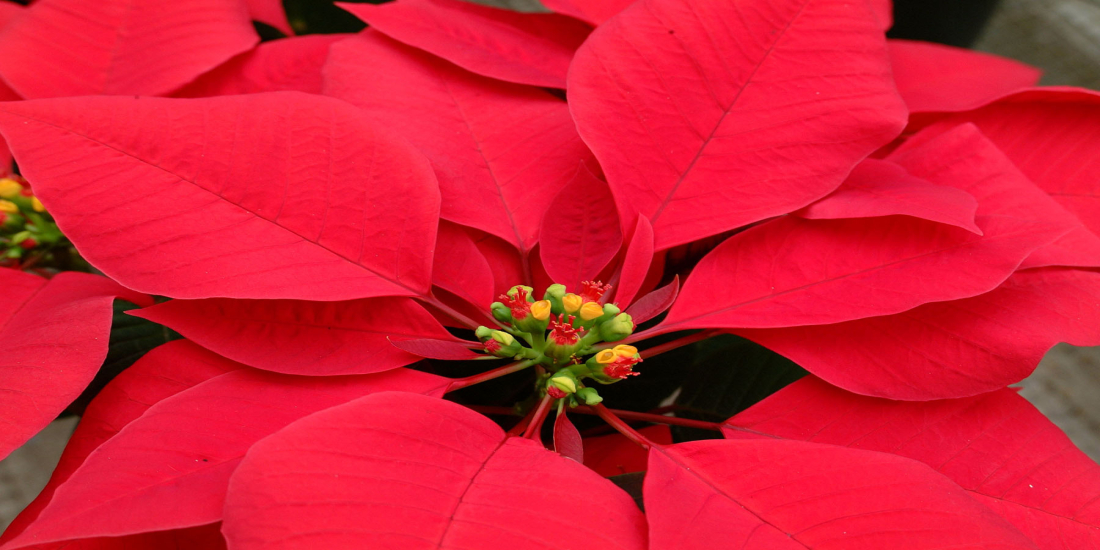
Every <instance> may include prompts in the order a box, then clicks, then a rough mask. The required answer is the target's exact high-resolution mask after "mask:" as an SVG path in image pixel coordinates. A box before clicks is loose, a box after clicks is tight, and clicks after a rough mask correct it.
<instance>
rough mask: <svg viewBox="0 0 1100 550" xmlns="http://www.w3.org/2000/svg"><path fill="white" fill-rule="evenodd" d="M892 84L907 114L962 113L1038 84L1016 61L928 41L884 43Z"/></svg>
mask: <svg viewBox="0 0 1100 550" xmlns="http://www.w3.org/2000/svg"><path fill="white" fill-rule="evenodd" d="M886 46H887V49H888V50H889V51H890V65H891V67H892V68H893V70H894V83H895V84H897V86H898V93H899V94H901V97H902V98H903V99H905V104H906V105H907V106H908V107H909V110H910V111H913V112H920V111H962V110H965V109H972V108H974V107H977V106H979V105H982V104H983V103H986V102H988V101H990V100H993V99H996V98H997V97H1000V96H1002V95H1004V94H1007V93H1010V92H1014V91H1017V90H1019V89H1021V88H1027V87H1029V86H1034V85H1035V83H1037V82H1039V77H1040V76H1042V71H1040V70H1039V69H1037V68H1035V67H1032V66H1030V65H1025V64H1023V63H1020V62H1019V61H1014V60H1012V59H1008V58H1004V57H1000V56H996V55H991V54H987V53H982V52H976V51H972V50H965V49H962V48H954V47H951V46H945V45H943V44H933V43H931V42H916V41H912V40H888V41H887V42H886Z"/></svg>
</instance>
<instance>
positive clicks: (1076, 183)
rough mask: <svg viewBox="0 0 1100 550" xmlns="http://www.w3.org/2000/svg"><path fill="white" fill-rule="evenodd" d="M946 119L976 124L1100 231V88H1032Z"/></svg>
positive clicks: (951, 122)
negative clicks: (1099, 176)
mask: <svg viewBox="0 0 1100 550" xmlns="http://www.w3.org/2000/svg"><path fill="white" fill-rule="evenodd" d="M935 118H943V117H935ZM943 120H944V122H943V123H942V124H941V125H940V126H941V127H943V128H950V127H951V126H955V125H957V124H959V123H963V122H971V123H973V124H975V125H977V126H978V128H979V129H980V130H981V131H982V134H983V135H985V136H986V137H988V138H989V139H990V140H991V141H992V142H993V143H994V144H996V145H997V147H998V148H999V149H1000V150H1001V151H1003V152H1004V154H1005V155H1006V156H1008V158H1009V159H1011V160H1012V162H1013V163H1015V164H1016V166H1018V167H1019V168H1020V170H1021V171H1022V172H1023V173H1024V174H1026V175H1027V177H1028V178H1030V179H1031V181H1033V182H1035V183H1036V184H1037V185H1038V186H1039V187H1041V188H1043V190H1044V191H1046V192H1047V193H1050V195H1051V196H1053V197H1054V199H1055V200H1057V201H1058V202H1059V203H1061V204H1062V206H1065V207H1066V208H1068V209H1069V210H1070V211H1072V212H1073V213H1075V214H1077V216H1078V217H1080V218H1081V221H1082V222H1084V224H1085V225H1086V226H1087V227H1088V228H1090V229H1091V230H1092V231H1093V232H1097V233H1100V188H1098V187H1097V185H1096V178H1095V174H1097V173H1098V172H1100V155H1097V154H1096V151H1097V150H1098V148H1100V134H1097V132H1096V131H1095V129H1096V127H1097V125H1100V93H1097V92H1094V91H1091V90H1080V89H1073V88H1043V89H1040V90H1028V91H1023V92H1019V93H1016V94H1013V95H1011V96H1008V97H1005V98H1003V99H1001V100H999V101H996V102H994V103H991V104H989V105H987V106H985V107H982V108H980V109H976V110H973V111H968V112H964V113H958V114H955V115H950V116H948V117H946V118H944V119H943ZM920 122H921V121H918V123H920ZM923 122H924V123H927V121H923Z"/></svg>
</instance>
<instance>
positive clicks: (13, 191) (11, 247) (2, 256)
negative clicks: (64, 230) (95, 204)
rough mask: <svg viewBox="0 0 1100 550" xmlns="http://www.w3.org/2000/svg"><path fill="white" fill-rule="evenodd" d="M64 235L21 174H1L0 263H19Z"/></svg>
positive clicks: (1, 264)
mask: <svg viewBox="0 0 1100 550" xmlns="http://www.w3.org/2000/svg"><path fill="white" fill-rule="evenodd" d="M63 238H64V237H63V236H62V235H61V231H60V230H58V228H57V224H55V223H54V221H53V219H52V218H51V217H50V216H49V214H47V213H46V209H45V208H44V207H43V206H42V203H41V202H40V201H39V200H38V197H35V196H34V194H33V193H32V192H31V189H30V187H29V186H28V185H27V181H26V180H25V179H23V178H22V177H20V176H16V175H11V176H5V177H0V266H10V265H18V264H19V263H20V260H21V259H22V258H24V257H25V256H27V255H28V254H32V253H44V252H46V251H48V250H49V249H50V248H52V247H53V246H54V245H56V244H57V243H58V242H60V241H61V240H62V239H63Z"/></svg>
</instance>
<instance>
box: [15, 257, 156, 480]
mask: <svg viewBox="0 0 1100 550" xmlns="http://www.w3.org/2000/svg"><path fill="white" fill-rule="evenodd" d="M0 287H3V289H4V300H3V302H2V303H0V349H2V350H3V351H2V352H0V378H2V379H3V380H4V382H3V390H4V392H3V393H4V394H5V397H4V399H3V401H2V402H0V403H2V405H0V417H2V418H4V429H3V430H2V431H0V458H3V457H6V456H8V453H10V452H11V451H12V450H14V449H15V448H17V447H19V446H20V445H22V444H23V443H24V442H26V441H27V440H28V439H30V438H31V436H33V435H34V434H35V433H37V432H38V431H39V430H41V429H42V428H43V427H45V426H46V424H49V423H50V421H51V420H53V419H54V418H56V417H57V415H58V414H59V413H60V412H61V411H62V410H64V409H65V407H67V406H68V405H69V403H71V402H72V400H73V399H76V397H77V396H79V395H80V392H82V391H83V390H84V387H85V386H87V385H88V383H89V382H91V381H92V378H93V377H94V376H95V373H96V371H98V370H99V365H100V364H102V363H103V359H104V357H106V356H107V335H108V334H109V333H110V330H111V314H112V309H111V302H112V301H113V300H114V299H115V298H122V299H125V300H129V301H131V302H133V303H136V304H140V305H149V304H150V303H151V300H150V299H149V297H148V296H144V295H141V294H139V293H136V292H133V291H129V290H126V289H125V288H122V287H121V286H119V285H118V284H116V283H115V282H113V281H110V280H108V279H105V278H103V277H96V276H94V275H88V274H84V273H64V274H60V275H58V276H57V277H54V278H53V279H44V278H42V277H38V276H35V275H30V274H28V273H22V272H20V271H16V270H13V269H2V268H0Z"/></svg>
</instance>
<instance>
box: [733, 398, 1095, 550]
mask: <svg viewBox="0 0 1100 550" xmlns="http://www.w3.org/2000/svg"><path fill="white" fill-rule="evenodd" d="M723 431H724V432H725V433H726V437H729V438H737V439H740V438H749V439H755V438H760V437H780V438H785V439H796V440H801V441H811V442H815V443H826V444H830V445H840V446H844V447H852V448H857V449H866V450H871V451H880V452H886V453H893V454H896V455H900V456H904V457H907V458H911V459H914V460H919V461H921V462H924V463H926V464H928V465H929V466H931V467H932V468H935V469H936V471H938V472H940V473H941V474H943V475H945V476H947V477H949V478H951V480H953V481H954V482H955V483H958V484H959V485H961V486H962V487H963V488H964V489H966V490H967V491H968V492H970V494H971V496H973V497H974V498H975V499H976V500H978V501H979V502H981V503H983V504H985V505H986V506H988V507H990V508H991V509H993V511H994V512H997V513H998V514H1000V515H1001V516H1002V517H1004V518H1005V519H1007V520H1008V521H1009V522H1011V523H1013V524H1014V525H1015V526H1016V528H1017V529H1019V530H1020V531H1021V532H1023V533H1024V534H1025V535H1028V536H1029V537H1030V538H1031V539H1032V540H1033V541H1034V542H1035V543H1036V544H1038V546H1039V548H1042V549H1044V550H1073V549H1077V548H1093V547H1096V546H1097V545H1100V465H1097V464H1096V462H1094V461H1092V460H1091V459H1090V458H1089V457H1088V456H1086V455H1085V454H1084V453H1082V452H1081V451H1079V450H1078V449H1077V448H1075V447H1074V446H1073V443H1072V442H1070V440H1069V438H1067V437H1066V436H1065V434H1063V433H1062V432H1061V430H1059V429H1058V428H1057V427H1056V426H1055V425H1054V424H1052V423H1051V422H1050V421H1049V420H1047V419H1046V418H1045V417H1044V416H1043V415H1042V413H1040V412H1039V411H1038V410H1036V409H1035V407H1033V406H1031V404H1029V403H1028V402H1027V400H1025V399H1024V398H1023V397H1020V396H1019V394H1017V393H1016V392H1015V391H1013V390H1011V389H1002V390H999V391H996V392H992V393H987V394H983V395H979V396H976V397H971V398H967V399H951V400H942V401H930V402H922V403H899V402H897V401H888V400H885V399H875V398H872V397H863V396H860V395H855V394H851V393H848V392H846V391H844V390H840V389H837V388H834V387H832V386H830V385H828V384H826V383H824V382H822V381H821V380H818V379H816V378H814V377H812V376H808V377H806V378H803V379H802V380H799V381H798V382H795V383H794V384H791V385H790V386H788V387H787V388H785V389H783V390H780V391H779V393H776V394H775V395H773V396H771V397H769V398H768V399H765V400H764V401H762V402H760V403H758V404H756V405H755V406H753V407H752V408H750V409H748V410H746V411H744V412H742V413H740V414H738V415H737V416H735V417H733V418H731V419H729V420H728V421H726V423H725V425H724V426H723Z"/></svg>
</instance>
